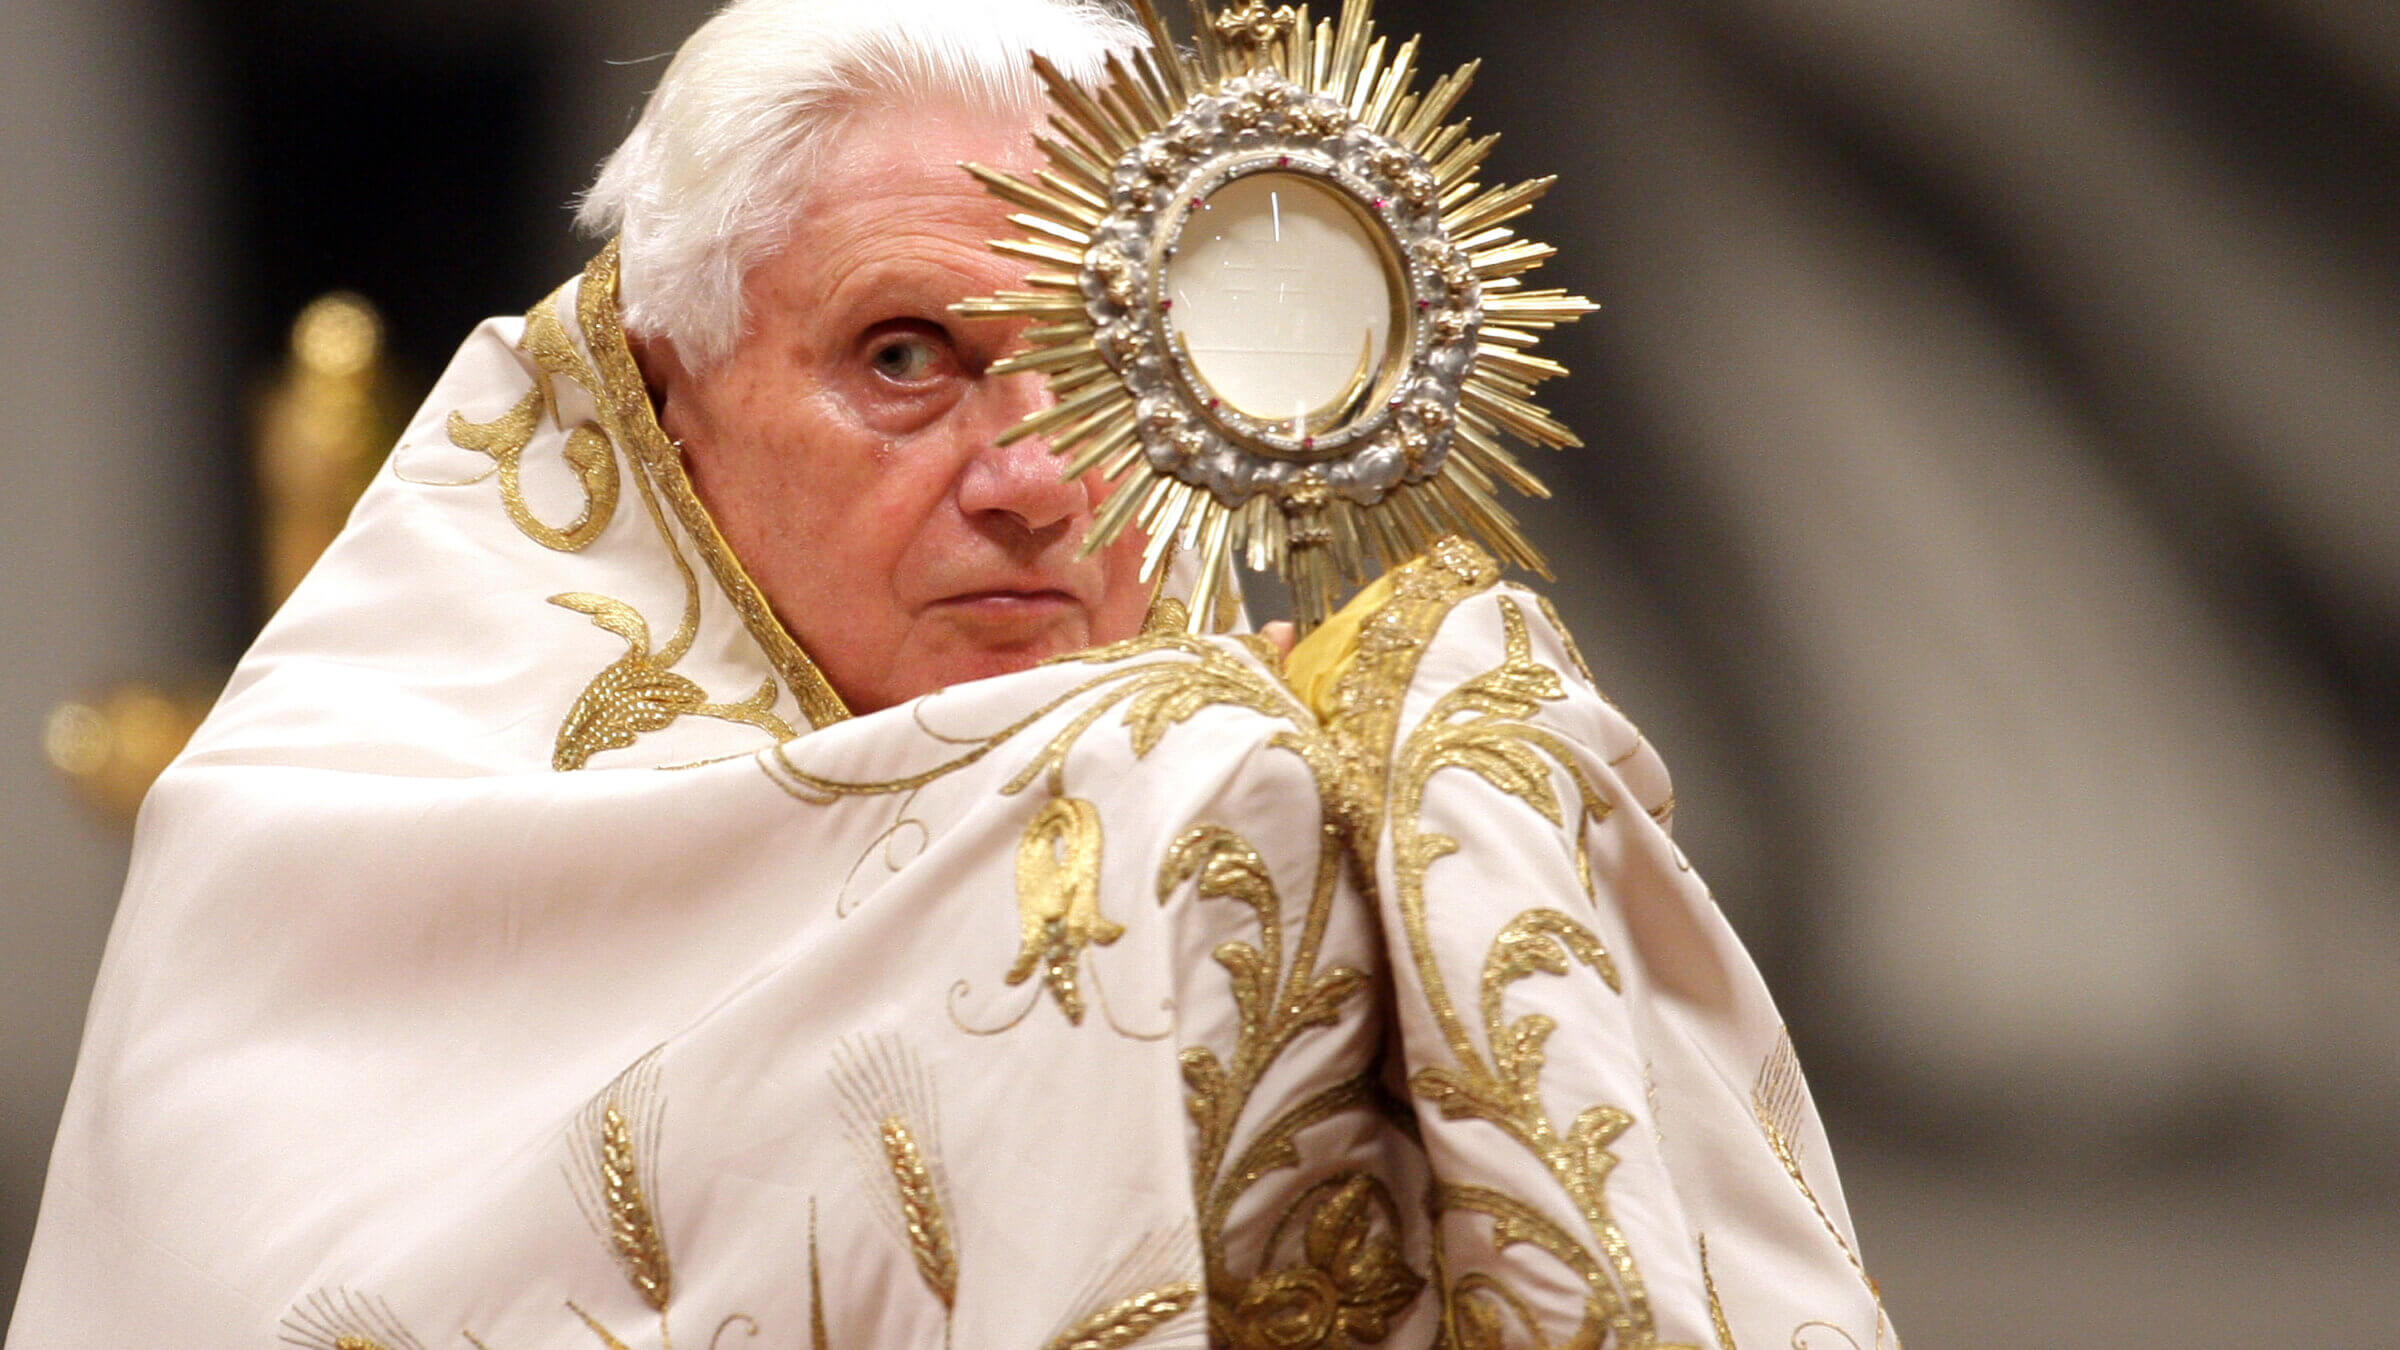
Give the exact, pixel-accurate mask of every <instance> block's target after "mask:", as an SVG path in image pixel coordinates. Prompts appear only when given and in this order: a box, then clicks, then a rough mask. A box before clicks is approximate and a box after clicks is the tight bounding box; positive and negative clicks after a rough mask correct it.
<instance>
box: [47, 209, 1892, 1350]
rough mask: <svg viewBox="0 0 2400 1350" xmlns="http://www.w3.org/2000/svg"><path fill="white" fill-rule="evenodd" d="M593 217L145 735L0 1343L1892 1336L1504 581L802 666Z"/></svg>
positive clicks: (1480, 576) (1636, 758) (1807, 1124)
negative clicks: (1295, 666) (579, 256)
mask: <svg viewBox="0 0 2400 1350" xmlns="http://www.w3.org/2000/svg"><path fill="white" fill-rule="evenodd" d="M611 266H612V263H611V259H610V258H608V257H607V256H605V255H604V256H603V258H602V259H601V260H600V261H599V262H598V263H596V264H595V265H594V268H593V269H592V270H591V271H590V272H588V273H587V275H586V277H585V279H584V281H583V282H582V284H581V286H580V287H577V286H573V285H571V286H570V287H568V288H566V289H565V290H562V292H561V293H560V295H559V296H557V297H555V298H554V300H553V301H552V302H549V303H546V304H545V306H543V307H540V308H537V310H536V311H535V312H534V313H533V314H532V315H530V316H528V319H527V320H526V321H525V322H524V323H523V324H516V323H497V324H493V325H487V326H486V327H485V328H484V329H483V330H481V331H480V332H479V333H478V334H477V335H476V337H475V338H473V339H472V340H470V342H469V344H468V347H467V348H466V350H465V351H463V352H462V354H461V356H460V358H459V361H458V362H457V363H456V364H455V365H454V366H453V368H452V370H451V371H450V372H449V373H448V374H447V375H446V376H445V377H444V379H443V381H442V383H441V384H440V386H438V387H437V389H436V391H435V393H434V396H433V398H432V400H431V401H430V402H429V404H428V406H427V409H426V411H425V412H424V413H423V414H421V415H420V416H419V418H418V419H417V421H416V423H415V424H414V425H413V426H412V427H411V429H410V431H409V433H408V435H407V436H406V437H405V438H404V440H403V442H402V444H401V446H400V448H399V449H398V450H397V451H396V452H395V454H394V458H393V462H392V466H391V468H390V470H389V471H388V472H387V473H386V474H385V475H384V476H383V478H382V479H381V481H379V483H378V484H377V485H376V487H375V488H374V489H373V490H372V491H371V493H370V494H369V496H368V498H367V499H366V501H365V502H364V503H362V505H361V507H360V510H359V513H358V515H357V517H356V518H355V519H354V521H353V524H352V527H351V529H350V530H349V532H348V533H346V534H345V536H344V537H343V538H342V540H341V541H339V542H338V543H337V544H336V546H335V548H334V550H333V552H332V553H330V554H329V555H328V556H327V558H326V560H325V562H324V564H323V565H322V566H321V567H320V568H319V570H318V572H317V573H316V574H315V575H313V576H312V577H311V578H310V580H309V581H308V582H307V583H306V584H305V585H304V586H303V587H302V589H301V590H300V592H299V593H298V594H297V595H296V596H295V597H294V599H293V601H292V602H291V604H290V606H289V607H288V608H287V609H286V611H285V612H284V613H283V614H282V615H281V616H279V617H278V619H277V620H276V622H275V624H274V625H273V626H272V627H271V629H270V630H269V632H268V633H267V634H266V636H265V637H263V638H262V639H261V641H260V643H259V646H258V648H257V649H256V650H255V651H254V652H253V653H252V655H251V657H250V658H249V659H248V660H247V661H246V662H245V663H244V665H243V668H242V670H241V672H240V673H239V674H238V675H237V677H236V679H235V681H234V684H233V686H232V687H231V689H230V690H229V692H228V694H227V696H226V698H225V700H224V702H223V704H222V705H221V706H220V708H219V709H218V711H217V713H216V715H215V716H214V717H213V718H212V719H211V721H210V723H209V725H208V726H207V727H206V728H204V729H203V731H202V733H201V735H200V736H199V737H198V738H197V739H196V741H195V742H194V745H193V747H192V749H191V751H190V753H189V754H188V755H187V756H186V757H185V759H184V760H183V761H181V762H180V763H179V764H178V765H177V766H176V767H175V768H174V769H172V770H171V771H170V772H169V773H168V774H167V776H166V777H165V778H163V779H162V780H161V782H160V785H159V787H158V789H157V790H156V792H155V793H154V794H153V797H152V799H151V801H150V803H149V805H148V807H147V809H146V811H145V814H144V818H143V822H142V827H141V841H140V845H139V848H138V850H137V858H138V862H137V865H136V867H135V870H134V874H133V876H132V878H131V879H130V881H129V883H128V887H127V893H126V899H125V902H124V905H123V908H122V910H121V912H120V915H119V919H118V924H117V929H116V932H115V934H114V936H113V937H112V940H111V944H110V950H109V955H108V958H107V963H106V968H105V970H104V973H103V977H102V980H101V984H100V987H99V990H98V992H97V994H96V995H95V998H94V1003H93V1012H92V1016H91V1020H90V1024H89V1027H88V1030H87V1037H86V1044H85V1048H84V1055H83V1062H82V1065H81V1067H80V1069H79V1072H78V1075H77V1080H76V1084H75V1088H74V1091H73V1094H72V1097H71V1099H70V1102H69V1105H68V1109H67V1113H66V1118H65V1122H64V1125H63V1126H62V1130H61V1136H60V1143H59V1147H58V1150H57V1153H56V1156H55V1158H54V1160H53V1164H52V1171H51V1177H50V1184H49V1189H48V1193H47V1195H46V1197H45V1206H44V1214H43V1219H42V1224H41V1228H40V1231H39V1234H38V1236H37V1240H36V1249H35V1254H34V1258H33V1262H32V1264H31V1266H30V1267H29V1270H28V1273H27V1277H26V1281H25V1285H24V1289H23V1293H22V1296H21V1298H20V1302H19V1306H18V1312H17V1317H16V1322H15V1325H14V1327H13V1328H12V1339H11V1342H10V1343H11V1345H12V1346H14V1347H17V1350H31V1348H32V1347H49V1346H69V1345H85V1344H89V1345H94V1346H98V1345H122V1344H140V1343H165V1344H175V1345H184V1346H225V1347H234V1346H265V1345H272V1344H275V1343H277V1342H278V1341H281V1342H284V1343H288V1344H293V1345H299V1346H306V1347H314V1348H315V1350H364V1348H365V1347H383V1350H409V1348H410V1347H431V1346H435V1345H445V1344H448V1345H457V1344H472V1345H476V1346H483V1347H490V1348H491V1350H527V1348H530V1347H537V1346H557V1347H569V1346H574V1347H589V1346H591V1345H593V1344H599V1345H601V1346H604V1347H618V1346H627V1347H631V1346H649V1345H656V1346H660V1347H665V1346H668V1345H671V1344H673V1343H674V1342H675V1341H676V1340H677V1339H678V1338H679V1339H680V1341H681V1342H682V1343H683V1344H684V1345H686V1346H687V1347H688V1346H696V1345H700V1344H703V1343H706V1344H709V1345H712V1346H733V1345H740V1344H744V1343H747V1342H749V1341H751V1340H753V1339H756V1340H760V1341H764V1342H772V1343H777V1344H789V1345H800V1344H807V1345H810V1346H815V1347H867V1346H887V1345H937V1344H939V1345H957V1346H979V1347H981V1346H992V1347H1006V1346H1022V1347H1026V1350H1037V1348H1041V1350H1046V1348H1047V1347H1052V1346H1061V1347H1063V1346H1083V1345H1091V1346H1101V1345H1106V1346H1130V1345H1140V1346H1143V1347H1172V1346H1197V1345H1201V1344H1204V1343H1208V1342H1209V1341H1211V1340H1214V1341H1216V1342H1218V1343H1224V1344H1233V1345H1239V1346H1258V1347H1264V1346H1270V1345H1272V1346H1278V1347H1307V1346H1327V1347H1338V1346H1344V1345H1352V1344H1374V1343H1386V1344H1392V1345H1406V1346H1420V1345H1428V1344H1432V1343H1434V1342H1435V1340H1436V1339H1437V1337H1443V1336H1446V1338H1447V1339H1448V1341H1449V1342H1450V1343H1453V1344H1458V1345H1461V1346H1500V1345H1510V1346H1515V1345H1545V1346H1547V1345H1561V1346H1597V1345H1600V1344H1604V1343H1605V1344H1611V1345H1615V1346H1620V1347H1634V1346H1653V1345H1692V1346H1698V1345H1717V1346H1722V1347H1727V1350H1730V1347H1732V1346H1733V1345H1736V1344H1752V1345H1776V1346H1780V1345H1785V1344H1790V1345H1795V1346H1803V1347H1808V1348H1809V1350H1822V1348H1823V1347H1827V1346H1832V1345H1836V1344H1848V1345H1851V1346H1856V1347H1867V1346H1874V1345H1878V1344H1895V1343H1896V1342H1894V1341H1893V1340H1892V1338H1891V1337H1890V1334H1889V1329H1888V1326H1886V1325H1885V1324H1884V1323H1883V1322H1882V1319H1881V1315H1880V1311H1879V1309H1878V1308H1877V1307H1876V1304H1875V1300H1874V1296H1873V1292H1872V1288H1871V1286H1870V1285H1869V1284H1868V1283H1867V1282H1866V1281H1865V1279H1864V1275H1863V1272H1862V1271H1861V1270H1860V1269H1859V1267H1858V1264H1857V1258H1856V1253H1855V1249H1854V1246H1853V1243H1852V1240H1851V1237H1850V1234H1849V1227H1848V1221H1847V1217H1846V1215H1845V1213H1844V1211H1843V1209H1842V1205H1841V1199H1840V1195H1839V1190H1838V1187H1837V1186H1836V1184H1835V1182H1834V1179H1833V1176H1832V1172H1831V1162H1830V1159H1829V1158H1828V1156H1827V1153H1826V1149H1825V1144H1824V1140H1823V1137H1822V1133H1821V1131H1820V1130H1819V1128H1818V1126H1817V1124H1816V1118H1815V1114H1814V1111H1813V1108H1811V1106H1810V1105H1809V1103H1808V1101H1807V1097H1806V1093H1805V1089H1804V1088H1803V1087H1802V1086H1801V1084H1800V1082H1799V1079H1798V1075H1797V1069H1796V1067H1795V1066H1794V1065H1793V1064H1792V1063H1791V1060H1790V1046H1789V1042H1788V1039H1786V1038H1784V1037H1783V1036H1782V1035H1781V1032H1780V1026H1779V1024H1778V1022H1777V1019H1776V1017H1775V1014H1774V1011H1773V1009H1772V1006H1771V1005H1770V1004H1769V1003H1768V1001H1767V999H1766V997H1765V993H1764V990H1763V989H1762V988H1760V987H1759V985H1758V981H1757V977H1756V975H1755V974H1754V973H1753V971H1752V970H1751V968H1750V966H1749V964H1748V962H1747V960H1746V959H1745V958H1744V957H1743V955H1742V953H1741V951H1740V948H1739V945H1738V943H1736V941H1735V940H1734V938H1733V936H1732V935H1731V933H1730V932H1729V931H1728V930H1727V929H1726V928H1725V926H1724V924H1723V922H1722V920H1721V919H1720V918H1719V917H1718V916H1717V913H1716V911H1715V909H1714V907H1713V905H1712V904H1711V903H1710V902H1709V900H1708V897H1707V893H1706V891H1705V889H1704V888H1703V887H1702V886H1701V885H1700V883H1699V881H1698V879H1697V878H1696V877H1695V876H1694V875H1693V874H1692V873H1691V871H1690V869H1689V867H1688V865H1687V864H1685V862H1684V860H1683V859H1682V857H1681V856H1680V854H1678V853H1677V852H1676V851H1675V849H1674V846H1673V845H1672V843H1670V842H1669V841H1668V838H1667V836H1666V834H1665V831H1664V829H1663V825H1662V821H1663V820H1664V818H1665V816H1666V815H1667V812H1668V808H1669V806H1670V804H1671V798H1670V797H1669V795H1668V789H1667V782H1666V777H1665V772H1664V769H1663V767H1662V766H1661V765H1660V764H1659V762H1658V760H1657V758H1656V756H1655V754H1654V753H1652V752H1651V751H1650V750H1649V748H1648V747H1647V745H1646V744H1645V743H1644V742H1642V741H1641V739H1640V737H1639V736H1638V734H1637V733H1636V732H1635V731H1634V730H1633V728H1632V727H1631V726H1630V725H1629V724H1627V723H1626V722H1625V721H1624V719H1623V718H1621V717H1619V716H1618V715H1617V714H1616V713H1615V712H1614V711H1613V710H1612V709H1610V708H1609V707H1608V706H1607V705H1606V703H1605V702H1604V701H1603V700H1602V699H1601V698H1600V697H1599V695H1598V693H1597V691H1595V690H1594V689H1593V688H1592V687H1591V685H1590V683H1589V679H1588V676H1587V675H1585V674H1583V673H1581V672H1580V665H1581V663H1580V660H1579V659H1578V658H1576V657H1575V656H1574V654H1573V652H1572V649H1571V647H1569V646H1568V645H1567V643H1566V639H1565V635H1564V633H1563V631H1562V630H1560V629H1558V627H1557V626H1556V623H1555V620H1554V619H1553V618H1552V617H1550V616H1549V614H1548V611H1547V609H1546V607H1545V606H1543V605H1541V604H1540V602H1539V601H1538V600H1536V599H1535V598H1534V597H1532V596H1530V595H1528V594H1526V593H1524V592H1521V591H1515V590H1511V589H1507V588H1501V587H1497V586H1496V585H1495V576H1494V572H1493V569H1492V566H1491V564H1490V562H1489V560H1488V559H1484V558H1483V557H1482V556H1481V555H1479V554H1477V553H1475V552H1474V551H1473V550H1472V549H1469V548H1467V547H1465V546H1463V545H1456V544H1446V545H1444V546H1443V547H1442V548H1440V549H1437V550H1436V552H1435V554H1433V555H1431V556H1429V557H1428V558H1427V559H1424V560H1421V561H1420V562H1418V563H1415V564H1412V565H1411V566H1410V567H1408V568H1406V569H1403V571H1402V572H1401V573H1400V574H1398V576H1397V578H1396V581H1395V585H1394V587H1393V589H1392V592H1391V596H1390V598H1389V599H1388V600H1384V601H1382V602H1381V603H1380V606H1379V607H1378V608H1377V609H1376V610H1375V612H1374V613H1373V614H1372V615H1371V616H1370V617H1369V618H1368V619H1367V620H1366V622H1365V624H1364V625H1363V627H1362V628H1361V630H1360V635H1359V643H1358V654H1357V656H1356V657H1355V658H1354V659H1353V660H1351V662H1350V663H1349V664H1348V666H1347V668H1346V669H1345V670H1344V673H1343V674H1342V675H1341V677H1340V679H1339V681H1338V683H1337V685H1336V688H1335V693H1334V695H1333V698H1332V706H1331V707H1330V708H1329V709H1328V710H1327V711H1326V712H1325V714H1324V715H1322V716H1320V714H1319V712H1318V711H1316V710H1313V709H1312V708H1310V707H1309V706H1308V705H1306V704H1304V703H1303V702H1302V701H1301V700H1300V699H1299V697H1298V696H1297V695H1295V694H1294V693H1293V692H1292V691H1291V689H1290V688H1289V687H1287V686H1286V685H1285V684H1284V683H1283V681H1282V679H1281V678H1280V673H1279V670H1278V669H1277V665H1276V662H1275V660H1274V657H1273V654H1272V652H1271V651H1269V650H1268V649H1266V648H1265V647H1264V646H1263V645H1262V644H1260V643H1258V642H1257V641H1256V640H1254V639H1244V638H1234V637H1227V638H1195V637H1189V636H1186V635H1184V634H1182V633H1181V632H1180V628H1181V625H1180V623H1172V624H1165V625H1162V626H1163V627H1165V628H1167V629H1170V630H1173V631H1165V632H1162V633H1160V634H1159V635H1157V636H1151V637H1146V638H1142V639H1138V640H1136V641H1134V642H1131V643H1127V644H1123V645H1121V646H1119V647H1116V648H1111V649H1105V650H1102V651H1098V652H1095V653H1091V654H1089V655H1087V656H1086V657H1083V658H1078V659H1075V660H1070V661H1065V662H1060V663H1056V664H1053V665H1049V666H1045V667H1042V668H1039V669H1036V670H1033V671H1029V672H1026V673H1023V674H1020V675H1014V676H1008V677H1004V678H1000V679H994V680H987V681H981V682H977V683H973V684H967V685H961V686H958V687H956V688H953V689H950V690H947V691H945V692H942V693H939V694H935V695H932V696H930V697H928V698H925V699H922V700H919V701H917V702H914V703H911V704H906V705H903V706H901V707H898V708H894V709H890V710H888V711H885V712H881V713H877V714H874V715H872V716H867V717H862V718H855V719H851V718H847V717H845V716H844V715H843V714H842V711H841V709H840V708H839V705H838V701H834V702H828V700H829V699H830V690H829V689H826V688H824V687H822V681H821V680H817V679H816V676H815V673H814V669H813V667H811V666H809V665H808V664H807V660H806V657H805V655H804V654H802V653H800V652H799V651H798V649H797V648H796V647H794V646H793V645H792V644H791V643H790V639H789V638H788V637H787V636H784V635H783V634H782V630H781V629H780V628H779V627H776V626H775V625H774V620H773V618H772V616H771V615H770V614H768V613H766V611H765V610H764V607H763V604H762V603H761V602H760V600H759V598H758V596H757V594H756V591H755V588H752V587H749V584H748V581H747V578H746V577H745V576H744V575H743V574H742V573H741V571H740V568H739V565H738V563H736V562H734V560H732V558H731V557H730V555H729V554H726V553H725V552H724V550H723V548H722V545H721V543H720V542H719V541H717V540H716V539H715V537H714V530H713V527H711V526H710V525H709V524H708V521H707V517H706V513H705V512H704V511H701V510H700V509H699V507H698V504H697V502H696V500H694V499H693V498H692V497H691V494H690V488H689V485H688V484H687V483H685V482H684V481H683V479H682V476H681V468H680V465H679V464H677V463H676V462H675V461H674V455H673V451H672V447H670V446H667V445H666V443H665V441H664V438H663V437H661V436H659V435H658V434H657V428H656V425H655V423H654V422H652V421H651V420H650V419H649V417H648V413H647V408H646V403H645V402H644V401H643V399H642V396H641V390H640V388H639V385H638V381H635V382H633V383H631V384H630V385H629V384H628V380H627V376H628V373H629V372H630V362H629V361H627V360H625V359H624V356H623V352H624V348H623V341H622V337H621V334H618V333H617V332H616V331H615V327H614V310H613V295H612V294H611V293H610V290H609V284H610V282H611V280H612V276H613V274H612V272H611ZM1168 603H1169V602H1167V601H1162V607H1163V606H1165V605H1166V604H1168ZM812 681H814V683H813V684H812ZM812 726H813V727H814V728H815V729H814V730H810V728H811V727H812ZM801 732H805V733H806V734H795V733H801ZM1445 1323H1447V1325H1446V1326H1445Z"/></svg>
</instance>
